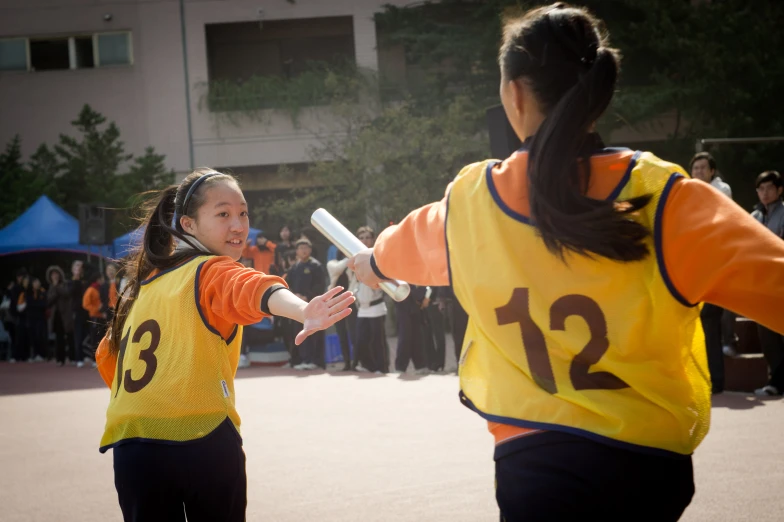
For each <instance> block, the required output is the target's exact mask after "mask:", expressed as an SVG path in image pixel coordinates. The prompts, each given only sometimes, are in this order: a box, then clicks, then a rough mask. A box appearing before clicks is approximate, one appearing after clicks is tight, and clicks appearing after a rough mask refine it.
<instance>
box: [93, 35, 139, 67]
mask: <svg viewBox="0 0 784 522" xmlns="http://www.w3.org/2000/svg"><path fill="white" fill-rule="evenodd" d="M95 42H96V43H97V44H98V65H99V66H100V67H105V66H108V65H130V64H131V33H102V34H96V35H95Z"/></svg>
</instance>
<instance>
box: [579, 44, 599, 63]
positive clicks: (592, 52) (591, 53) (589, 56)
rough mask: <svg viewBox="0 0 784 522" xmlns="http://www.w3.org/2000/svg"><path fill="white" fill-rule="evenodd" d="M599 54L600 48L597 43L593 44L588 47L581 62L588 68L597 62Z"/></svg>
mask: <svg viewBox="0 0 784 522" xmlns="http://www.w3.org/2000/svg"><path fill="white" fill-rule="evenodd" d="M598 52H599V46H598V45H597V44H595V43H592V44H590V45H589V46H588V51H587V52H586V53H585V54H584V55H583V57H582V58H580V62H581V63H582V64H583V65H586V66H588V67H590V66H592V65H593V62H595V61H596V56H597V53H598Z"/></svg>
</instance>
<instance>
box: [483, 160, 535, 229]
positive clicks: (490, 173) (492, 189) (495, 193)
mask: <svg viewBox="0 0 784 522" xmlns="http://www.w3.org/2000/svg"><path fill="white" fill-rule="evenodd" d="M499 163H501V162H500V161H497V162H495V163H492V162H490V163H488V164H487V170H486V171H485V181H486V183H487V189H488V190H489V191H490V195H491V196H493V201H495V204H496V205H498V208H500V209H501V211H502V212H503V213H504V214H506V215H507V216H509V217H510V218H512V219H514V220H516V221H520V222H521V223H525V224H526V225H532V223H531V220H530V219H529V218H528V217H527V216H524V215H522V214H520V213H519V212H515V211H514V210H512V209H511V208H509V207H508V206H507V204H506V203H504V200H503V199H501V195H500V194H499V193H498V190H497V189H496V188H495V183H494V182H493V167H495V166H496V165H498V164H499Z"/></svg>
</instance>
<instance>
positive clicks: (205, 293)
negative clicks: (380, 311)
mask: <svg viewBox="0 0 784 522" xmlns="http://www.w3.org/2000/svg"><path fill="white" fill-rule="evenodd" d="M145 227H146V228H145V233H144V244H143V246H142V248H141V249H140V250H139V252H138V253H136V255H135V256H134V257H133V258H132V259H131V261H130V262H129V263H128V264H127V265H126V267H125V271H126V275H127V276H128V277H129V282H128V285H127V286H126V289H125V290H124V291H123V293H122V295H121V296H120V298H119V302H118V305H117V308H116V314H115V317H114V319H113V321H112V324H111V328H110V330H109V332H108V333H107V334H106V337H105V338H104V339H103V341H102V342H101V345H100V346H99V348H98V352H97V353H96V360H97V363H98V368H99V371H100V373H101V376H102V377H103V379H104V381H105V382H106V384H107V385H108V386H109V387H110V390H111V399H110V402H109V408H108V410H107V414H106V430H105V432H104V435H103V438H102V439H101V448H100V450H101V452H102V453H103V452H105V451H107V450H108V449H109V448H113V449H114V482H115V486H116V488H117V494H118V497H119V501H120V507H121V508H122V512H123V517H124V519H125V520H126V522H129V521H143V522H154V521H159V520H160V521H167V522H173V521H183V522H184V521H185V516H186V515H187V517H188V520H189V521H191V522H193V521H200V520H201V521H216V520H220V521H225V522H233V521H242V520H245V508H246V475H245V454H244V452H243V451H242V441H241V439H240V435H239V426H240V418H239V415H238V414H237V411H236V409H235V408H234V374H235V372H236V371H237V364H238V362H239V356H240V343H241V342H242V326H241V325H247V324H254V323H257V322H259V321H261V319H262V318H263V317H264V316H267V315H280V316H283V317H287V318H289V319H293V320H295V321H298V322H300V323H304V328H303V330H302V331H301V332H300V333H299V335H298V336H297V339H296V343H297V344H300V343H302V341H303V340H304V339H305V338H307V337H308V336H309V335H311V334H313V333H315V332H317V331H319V330H324V329H326V328H328V327H329V326H331V325H332V324H334V323H335V322H337V321H339V320H340V319H343V318H344V317H347V316H348V315H349V313H350V309H349V306H350V305H351V303H352V302H353V301H354V297H353V296H352V295H351V294H350V293H348V292H346V293H344V294H341V295H338V294H339V293H340V292H341V291H342V288H340V287H338V288H334V289H332V290H331V291H330V292H327V293H326V294H324V295H322V296H319V297H316V298H315V299H313V300H312V301H310V302H309V303H306V302H304V301H303V300H301V299H300V298H298V297H296V296H295V295H294V294H292V293H291V292H289V291H288V289H287V287H286V283H285V281H284V280H283V279H281V278H279V277H276V276H269V275H265V274H263V273H261V272H257V271H255V270H253V269H250V268H246V267H244V266H242V265H241V264H239V263H237V260H238V259H239V258H240V255H241V254H242V249H243V248H244V247H245V242H246V240H247V239H248V228H249V224H248V206H247V204H246V202H245V198H244V197H243V195H242V191H241V190H240V188H239V186H238V185H237V182H236V180H235V179H234V178H233V177H231V176H229V175H227V174H221V173H219V172H216V171H212V170H197V171H195V172H193V173H192V174H190V175H189V176H188V177H186V178H185V179H184V180H183V182H182V183H181V184H180V185H179V186H173V187H170V188H168V189H166V190H164V191H163V192H161V194H160V196H159V198H158V201H157V205H156V206H155V208H154V209H152V210H151V212H150V213H149V215H148V217H147V219H146V221H145Z"/></svg>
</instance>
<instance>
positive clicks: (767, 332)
mask: <svg viewBox="0 0 784 522" xmlns="http://www.w3.org/2000/svg"><path fill="white" fill-rule="evenodd" d="M756 187H757V197H758V198H759V204H758V205H757V207H756V208H755V210H754V212H752V213H751V215H752V216H753V217H754V219H756V220H757V221H759V222H760V223H762V224H763V225H765V226H766V227H767V228H768V230H770V231H771V232H773V233H774V234H775V235H776V236H778V237H780V238H784V205H783V204H782V203H781V194H782V191H784V181H782V179H781V175H780V174H779V173H778V172H776V171H775V170H768V171H765V172H763V173H762V174H760V175H759V176H757V181H756ZM757 334H758V335H759V340H760V345H761V346H762V353H764V354H765V358H766V359H767V360H768V366H770V381H768V384H767V385H765V386H763V387H762V388H759V389H757V390H755V391H754V393H755V394H756V395H759V396H762V397H764V396H779V395H781V394H782V393H784V341H783V340H782V337H781V336H780V335H779V334H778V333H776V332H774V331H773V330H771V329H770V328H766V327H764V326H762V325H761V324H758V325H757Z"/></svg>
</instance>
